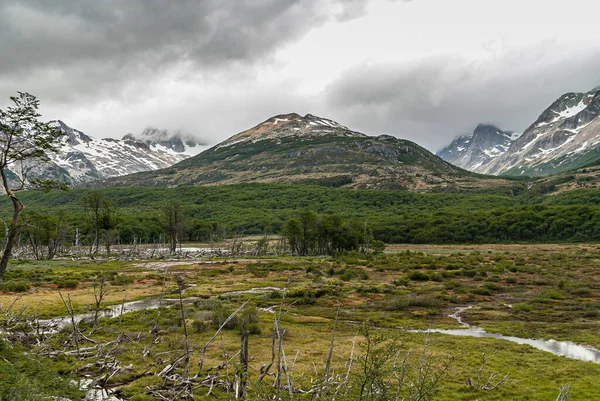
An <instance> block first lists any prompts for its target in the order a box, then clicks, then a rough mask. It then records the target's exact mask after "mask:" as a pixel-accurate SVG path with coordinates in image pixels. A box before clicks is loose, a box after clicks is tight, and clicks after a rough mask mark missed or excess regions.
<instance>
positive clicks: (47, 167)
mask: <svg viewBox="0 0 600 401" xmlns="http://www.w3.org/2000/svg"><path fill="white" fill-rule="evenodd" d="M51 126H53V127H54V128H56V129H59V130H60V131H62V132H63V134H64V135H63V138H62V144H61V146H60V149H59V152H58V153H52V154H48V158H49V160H48V161H45V162H41V163H40V162H31V163H27V165H25V166H24V167H23V171H21V169H20V168H18V169H17V168H16V167H15V168H14V169H13V170H14V173H15V174H17V175H19V176H22V175H25V176H26V177H38V178H45V179H54V180H60V181H65V182H68V183H70V184H72V185H77V184H80V183H84V182H89V181H94V180H98V179H105V178H111V177H116V176H121V175H127V174H132V173H137V172H142V171H150V170H156V169H160V168H165V167H169V166H171V165H173V164H175V163H177V162H180V161H182V160H184V159H187V158H188V157H190V156H193V155H195V154H198V153H200V152H201V151H202V150H204V149H206V148H207V147H206V146H205V145H201V144H199V143H198V142H197V141H194V140H193V139H192V137H191V136H183V135H181V134H180V133H176V134H171V133H169V132H168V131H166V130H156V129H152V130H145V131H144V132H142V134H140V135H139V138H141V139H138V137H137V136H134V135H132V134H128V135H125V137H124V138H123V139H113V138H105V139H98V138H93V137H90V136H88V135H86V134H84V133H83V132H81V131H79V130H76V129H73V128H71V127H69V126H68V125H67V124H65V123H64V122H63V121H60V120H58V121H53V122H51Z"/></svg>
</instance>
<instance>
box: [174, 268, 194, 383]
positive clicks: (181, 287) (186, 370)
mask: <svg viewBox="0 0 600 401" xmlns="http://www.w3.org/2000/svg"><path fill="white" fill-rule="evenodd" d="M176 280H177V287H178V288H179V310H180V311H181V319H182V324H183V335H184V336H185V343H184V344H185V359H184V374H183V380H184V381H186V382H187V381H188V379H189V377H190V352H191V351H190V341H189V338H188V332H187V321H186V320H185V309H184V308H183V298H182V295H183V290H184V282H183V277H181V276H177V277H176Z"/></svg>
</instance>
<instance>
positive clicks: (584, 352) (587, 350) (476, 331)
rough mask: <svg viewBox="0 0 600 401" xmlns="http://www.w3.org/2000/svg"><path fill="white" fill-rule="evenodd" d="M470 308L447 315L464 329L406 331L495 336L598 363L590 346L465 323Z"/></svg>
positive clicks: (596, 353) (599, 353) (598, 355)
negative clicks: (540, 338)
mask: <svg viewBox="0 0 600 401" xmlns="http://www.w3.org/2000/svg"><path fill="white" fill-rule="evenodd" d="M471 308H472V307H471V306H469V307H467V308H458V309H457V310H456V312H455V313H454V314H452V315H449V316H448V317H450V318H452V319H454V320H456V321H457V322H458V323H460V325H461V326H463V327H465V328H464V329H449V330H445V329H429V330H408V331H410V332H413V333H415V332H417V333H427V332H429V333H440V334H447V335H451V336H463V337H479V338H495V339H497V340H506V341H510V342H513V343H517V344H522V345H529V346H532V347H533V348H535V349H539V350H541V351H545V352H550V353H552V354H554V355H559V356H564V357H566V358H570V359H576V360H578V361H585V362H594V363H600V351H598V350H596V349H594V348H591V347H584V346H582V345H578V344H575V343H572V342H571V341H556V340H538V339H531V338H520V337H513V336H505V335H502V334H496V333H488V332H486V331H485V330H483V329H482V328H480V327H475V326H471V325H469V324H467V323H465V322H464V321H463V319H462V316H461V315H462V313H463V312H464V311H465V310H468V309H471Z"/></svg>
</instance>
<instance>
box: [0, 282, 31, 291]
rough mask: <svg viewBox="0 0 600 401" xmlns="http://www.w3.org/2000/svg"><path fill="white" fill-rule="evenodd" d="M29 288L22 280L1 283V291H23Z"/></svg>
mask: <svg viewBox="0 0 600 401" xmlns="http://www.w3.org/2000/svg"><path fill="white" fill-rule="evenodd" d="M28 289H29V284H27V283H26V282H24V281H7V282H5V283H4V284H2V291H6V292H25V291H27V290H28Z"/></svg>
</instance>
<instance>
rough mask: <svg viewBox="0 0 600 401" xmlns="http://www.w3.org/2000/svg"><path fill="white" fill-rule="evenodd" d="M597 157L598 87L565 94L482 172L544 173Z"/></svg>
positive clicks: (599, 125) (599, 126) (599, 152)
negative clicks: (588, 90)
mask: <svg viewBox="0 0 600 401" xmlns="http://www.w3.org/2000/svg"><path fill="white" fill-rule="evenodd" d="M598 158H600V88H595V89H594V90H592V91H590V92H588V93H567V94H565V95H563V96H561V97H560V98H559V99H558V100H556V101H555V102H554V103H553V104H552V105H551V106H550V107H549V108H547V109H546V110H545V111H544V112H543V113H542V114H541V115H540V116H539V118H538V119H537V120H536V121H535V122H534V123H533V124H532V125H531V126H530V127H529V128H527V130H525V132H524V133H523V135H522V136H521V137H520V138H519V139H517V140H515V141H514V142H513V144H512V145H511V146H510V148H509V149H508V151H507V152H506V153H505V154H504V155H502V156H500V157H498V158H497V159H495V160H493V161H492V162H491V163H490V164H489V165H488V166H486V168H484V169H482V170H481V172H483V173H487V174H505V175H531V176H544V175H549V174H555V173H558V172H561V171H566V170H572V169H575V168H579V167H581V166H584V165H586V164H588V163H590V162H593V161H595V160H597V159H598Z"/></svg>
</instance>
